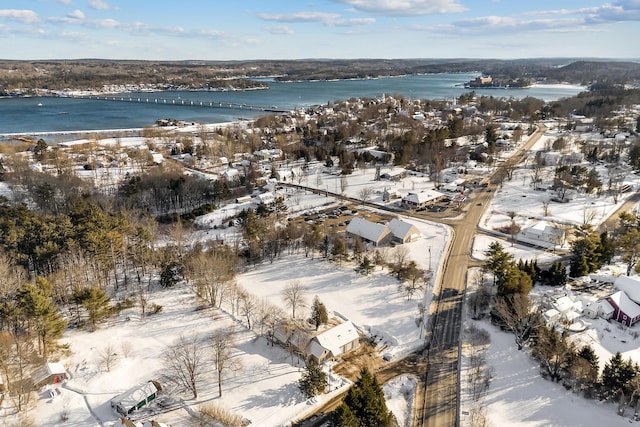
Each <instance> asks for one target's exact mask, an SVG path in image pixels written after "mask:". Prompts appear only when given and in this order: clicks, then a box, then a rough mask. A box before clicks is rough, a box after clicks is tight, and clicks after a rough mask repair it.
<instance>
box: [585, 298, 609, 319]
mask: <svg viewBox="0 0 640 427" xmlns="http://www.w3.org/2000/svg"><path fill="white" fill-rule="evenodd" d="M614 311H615V309H614V308H613V306H612V305H611V304H609V301H607V300H606V299H602V300H598V301H595V302H591V303H589V304H588V305H587V306H586V307H585V308H584V310H582V314H584V315H585V316H587V317H590V318H591V319H596V318H598V317H601V318H603V319H604V320H609V319H611V318H612V317H613V313H614Z"/></svg>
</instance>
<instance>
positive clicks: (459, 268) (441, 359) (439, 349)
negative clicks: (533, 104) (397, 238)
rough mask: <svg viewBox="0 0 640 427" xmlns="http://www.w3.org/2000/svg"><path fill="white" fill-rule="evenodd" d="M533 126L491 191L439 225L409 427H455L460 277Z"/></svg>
mask: <svg viewBox="0 0 640 427" xmlns="http://www.w3.org/2000/svg"><path fill="white" fill-rule="evenodd" d="M545 131H546V127H544V126H542V125H541V126H539V127H538V130H537V131H536V132H535V133H533V134H532V135H531V136H530V137H529V139H528V140H527V142H526V143H525V144H523V146H522V147H521V148H520V149H518V150H517V151H516V152H515V153H514V154H513V155H512V156H511V157H510V158H509V159H507V160H506V161H505V162H504V164H503V165H502V166H501V167H499V168H498V169H497V170H496V171H495V172H494V173H493V174H492V176H491V179H490V182H491V186H490V187H488V188H487V189H486V190H478V192H477V193H476V194H474V195H473V196H472V200H471V202H469V203H468V204H467V206H466V210H465V212H464V215H463V216H462V218H460V219H456V220H443V221H441V222H444V223H447V224H448V225H450V226H451V227H452V228H453V233H452V240H451V242H450V245H449V250H448V251H447V253H446V256H445V260H444V261H443V274H442V276H441V277H442V280H441V282H440V283H439V285H438V288H437V289H439V292H438V295H437V297H436V298H434V299H433V301H432V303H431V306H430V308H429V313H430V317H429V318H430V323H429V334H428V338H427V340H428V344H427V350H426V356H427V371H426V374H423V375H422V376H421V383H420V385H419V388H418V390H417V394H416V398H415V399H414V412H413V425H414V426H415V427H422V426H427V427H445V426H446V427H449V426H459V425H460V418H459V403H460V370H459V361H460V357H459V356H460V336H461V331H462V303H463V298H464V291H465V287H466V276H467V270H468V267H469V258H470V254H471V249H472V242H473V236H474V235H475V233H476V230H477V227H478V224H479V222H480V218H481V217H482V214H483V212H484V209H485V208H486V206H487V205H488V204H489V202H490V201H491V198H492V197H493V194H494V191H495V186H496V185H500V184H501V183H502V181H503V180H504V179H505V178H506V176H507V168H509V167H511V166H514V165H516V164H518V163H520V162H522V161H523V160H524V159H525V158H526V156H527V152H528V151H529V150H530V149H531V147H533V145H534V144H535V143H536V142H537V141H538V139H539V138H540V137H541V136H542V135H543V134H544V132H545Z"/></svg>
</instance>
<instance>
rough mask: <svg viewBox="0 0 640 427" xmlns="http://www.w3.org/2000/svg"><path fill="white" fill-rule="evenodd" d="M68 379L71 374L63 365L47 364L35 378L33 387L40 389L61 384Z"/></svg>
mask: <svg viewBox="0 0 640 427" xmlns="http://www.w3.org/2000/svg"><path fill="white" fill-rule="evenodd" d="M68 379H69V374H68V373H67V370H66V369H65V368H64V366H63V365H62V363H59V362H53V363H46V364H45V365H44V366H43V367H42V368H40V370H38V371H37V372H36V373H35V375H34V376H33V386H34V388H35V389H39V388H40V387H43V386H45V385H50V384H59V383H61V382H62V381H65V380H68Z"/></svg>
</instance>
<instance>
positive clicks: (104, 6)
mask: <svg viewBox="0 0 640 427" xmlns="http://www.w3.org/2000/svg"><path fill="white" fill-rule="evenodd" d="M89 7H90V8H92V9H95V10H109V9H117V8H116V7H113V6H111V5H110V4H109V3H107V2H106V1H104V0H91V1H89Z"/></svg>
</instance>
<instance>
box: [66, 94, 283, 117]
mask: <svg viewBox="0 0 640 427" xmlns="http://www.w3.org/2000/svg"><path fill="white" fill-rule="evenodd" d="M74 98H80V99H93V100H96V101H117V102H137V103H141V104H156V105H167V106H183V107H203V108H227V109H232V110H250V111H264V112H269V113H286V112H288V111H289V110H285V109H283V108H278V107H277V106H275V105H274V106H271V107H265V106H260V105H250V104H242V103H239V102H230V101H212V100H210V101H205V100H196V99H181V98H154V97H145V96H134V95H131V94H128V95H80V96H74Z"/></svg>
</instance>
